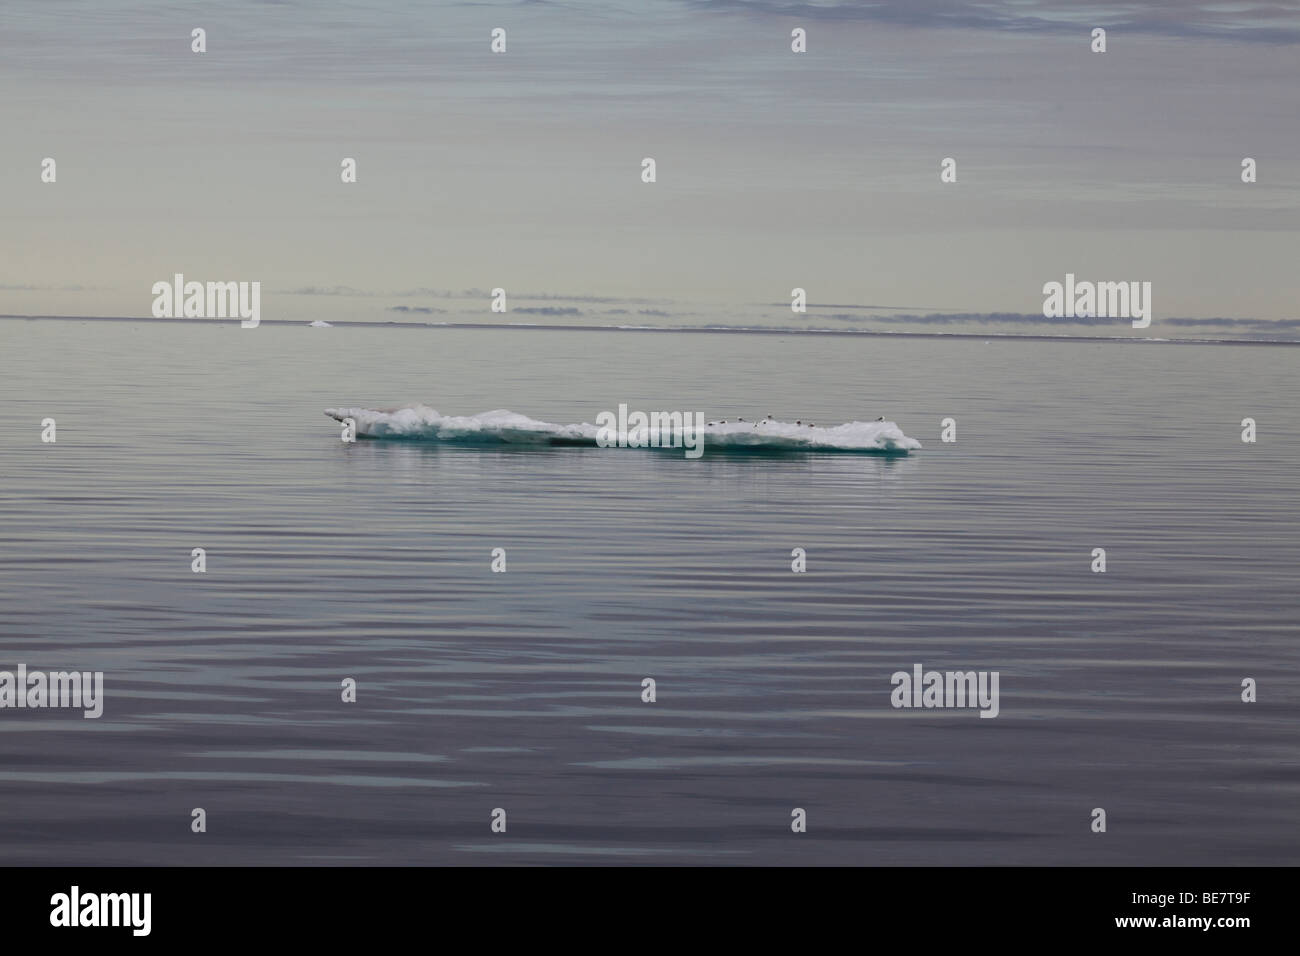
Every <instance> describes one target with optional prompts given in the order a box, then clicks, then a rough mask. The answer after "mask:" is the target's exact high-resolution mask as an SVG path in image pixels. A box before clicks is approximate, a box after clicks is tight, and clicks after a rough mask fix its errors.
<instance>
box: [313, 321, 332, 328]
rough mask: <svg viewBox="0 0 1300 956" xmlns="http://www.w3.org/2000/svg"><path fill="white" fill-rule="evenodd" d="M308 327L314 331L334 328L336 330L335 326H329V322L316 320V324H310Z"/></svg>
mask: <svg viewBox="0 0 1300 956" xmlns="http://www.w3.org/2000/svg"><path fill="white" fill-rule="evenodd" d="M308 325H310V326H311V327H312V328H313V329H332V328H334V326H332V325H330V324H329V323H328V322H326V321H325V320H324V319H316V320H315V321H314V322H309V323H308Z"/></svg>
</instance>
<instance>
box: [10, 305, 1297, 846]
mask: <svg viewBox="0 0 1300 956" xmlns="http://www.w3.org/2000/svg"><path fill="white" fill-rule="evenodd" d="M1298 365H1300V349H1296V348H1290V347H1283V346H1223V345H1138V344H1132V343H1114V344H1098V343H1069V342H1060V343H1056V342H1032V341H1004V340H993V341H991V342H990V343H989V344H985V343H984V342H982V341H979V340H956V341H943V340H924V339H907V338H876V337H864V338H858V339H850V338H845V337H833V338H830V337H813V336H798V335H785V336H773V335H747V334H735V333H732V334H687V333H663V334H659V333H653V334H652V333H635V332H555V331H525V330H519V331H493V330H432V329H425V330H414V329H393V328H378V327H376V328H333V329H311V328H307V327H305V326H295V327H283V326H270V325H264V326H262V327H261V328H259V329H257V330H255V331H254V330H241V329H239V328H237V327H235V326H230V325H217V324H205V323H202V322H199V321H195V322H193V323H188V324H186V323H176V324H158V323H129V322H99V323H96V322H62V321H30V322H25V321H12V320H5V321H0V369H2V370H3V375H2V376H0V399H2V401H0V456H2V457H0V461H2V462H3V466H2V469H0V473H2V474H3V484H2V485H0V669H6V670H13V669H14V668H15V667H16V666H17V665H18V664H19V663H20V662H21V663H25V664H26V665H27V667H28V668H29V669H32V670H36V669H40V670H63V669H77V670H102V671H104V674H105V697H106V701H105V706H104V715H103V717H101V718H100V719H98V720H84V719H82V717H81V715H80V713H79V712H75V711H67V710H44V711H32V710H23V711H19V710H3V711H0V863H5V864H56V863H57V864H69V865H81V864H279V863H284V864H291V863H293V864H301V863H307V864H315V863H320V864H338V863H369V864H385V863H386V864H503V863H615V862H634V863H727V864H732V863H734V864H777V863H780V864H819V863H824V864H867V865H873V864H906V863H915V864H1030V863H1037V864H1104V863H1118V864H1197V865H1201V864H1295V863H1297V862H1300V826H1297V812H1298V811H1297V808H1298V807H1300V735H1298V734H1297V726H1298V724H1297V719H1298V718H1300V641H1298V640H1297V617H1298V615H1297V610H1298V609H1300V586H1298V585H1300V581H1298V580H1297V577H1298V575H1297V569H1298V568H1300V561H1298V558H1300V554H1298V548H1300V497H1298V495H1297V491H1298V489H1300V480H1298V478H1297V475H1298V472H1300V469H1298V466H1300V420H1298V418H1297V416H1298V411H1300V378H1298V377H1297V367H1298ZM414 402H423V403H425V404H428V405H430V406H433V407H434V408H436V409H438V410H439V411H441V412H443V413H455V414H471V413H476V412H481V411H485V410H489V409H495V408H509V409H512V410H514V411H516V412H521V413H524V414H527V415H529V416H532V417H534V418H539V419H543V420H545V421H550V422H558V423H565V422H579V421H594V420H595V416H596V414H597V413H598V412H599V411H601V410H603V409H614V408H617V406H618V404H619V403H620V402H625V403H627V404H628V405H629V406H630V407H632V408H634V409H635V408H640V409H646V410H655V409H666V410H667V409H683V410H699V411H702V412H704V413H705V415H706V416H708V417H710V418H714V417H734V416H745V417H747V418H758V417H761V416H763V415H766V414H769V413H771V414H773V415H775V416H776V417H778V418H782V419H787V420H794V419H796V418H802V419H804V420H809V419H811V420H814V421H817V422H818V423H819V424H820V423H827V424H830V423H838V422H842V421H849V420H855V419H857V420H872V419H875V418H876V417H877V416H880V415H883V416H885V417H886V418H888V419H890V420H893V421H896V422H897V423H898V424H899V425H900V426H901V427H902V428H903V430H904V431H905V432H906V433H907V434H908V435H911V436H914V437H916V438H919V439H920V440H921V441H922V442H923V443H924V445H925V448H924V450H922V451H920V452H918V453H915V454H913V455H911V456H909V457H906V458H877V457H867V456H848V455H845V456H834V455H814V454H789V455H773V456H752V455H751V456H745V455H710V454H709V453H708V452H707V451H706V453H705V455H704V457H703V458H702V459H700V460H698V461H689V460H686V459H685V458H683V457H682V456H681V455H680V454H679V453H664V452H646V451H638V450H610V449H583V448H555V449H546V448H540V449H528V450H519V449H508V448H491V447H455V446H437V445H432V444H417V443H393V442H382V441H362V442H358V443H357V444H354V445H345V444H344V443H342V442H341V441H340V440H339V429H338V426H337V424H336V423H335V422H333V421H331V420H329V419H327V418H326V417H325V416H324V415H323V414H322V409H324V408H325V407H327V406H369V407H380V406H392V405H400V404H406V403H414ZM946 416H952V417H954V418H956V419H957V422H958V441H957V442H956V443H955V444H944V443H942V442H940V441H939V422H940V420H941V419H942V418H944V417H946ZM1247 416H1249V417H1253V418H1255V419H1256V420H1257V421H1258V423H1259V424H1258V428H1259V440H1258V442H1257V443H1256V444H1253V445H1251V444H1244V443H1243V442H1242V441H1241V439H1240V432H1241V427H1240V422H1241V420H1242V418H1244V417H1247ZM47 417H51V418H54V419H56V421H57V423H58V425H57V427H58V441H57V444H53V445H50V444H42V443H41V441H40V422H41V420H42V419H43V418H47ZM196 547H202V548H205V549H206V550H207V562H208V568H207V573H206V574H194V573H192V572H191V570H190V561H191V557H190V552H191V549H193V548H196ZM498 547H500V548H505V549H506V551H507V554H508V569H509V570H508V572H507V573H505V574H494V573H492V572H491V571H490V568H489V564H490V553H491V551H492V549H493V548H498ZM796 547H802V548H805V549H806V550H807V555H808V571H807V573H805V574H794V573H792V572H791V569H790V561H791V558H790V553H791V549H792V548H796ZM1095 547H1104V548H1105V549H1106V550H1107V558H1108V571H1107V573H1105V574H1094V573H1091V572H1090V570H1089V565H1090V563H1091V551H1092V549H1093V548H1095ZM916 663H920V664H923V665H924V666H925V667H926V668H927V669H929V668H935V669H960V670H971V669H979V670H984V669H987V670H997V671H999V672H1000V675H1001V682H1000V689H1001V702H1000V705H1001V713H1000V716H999V717H998V718H997V719H994V720H987V719H979V718H978V717H977V716H976V714H975V712H973V711H969V710H967V711H951V710H948V711H945V710H935V711H914V710H894V709H893V708H892V707H891V706H890V702H889V697H890V691H891V689H892V688H891V684H890V675H891V674H892V673H893V672H894V671H897V670H910V669H911V668H912V666H913V665H914V664H916ZM346 677H352V678H355V679H356V681H357V682H358V699H357V702H356V703H352V704H347V703H343V702H342V701H341V700H340V681H341V680H342V679H343V678H346ZM644 677H653V678H655V680H656V681H657V685H658V700H657V702H655V703H653V704H648V703H642V702H641V699H640V694H641V680H642V678H644ZM1245 677H1252V678H1254V679H1255V680H1256V681H1257V682H1258V687H1259V691H1258V693H1259V701H1258V703H1253V704H1247V703H1243V702H1241V700H1240V693H1241V690H1240V688H1241V681H1242V679H1243V678H1245ZM195 807H202V808H204V809H205V810H206V813H207V825H208V828H207V832H206V833H203V834H195V833H192V832H191V830H190V819H191V818H190V812H191V810H192V809H193V808H195ZM497 807H501V808H505V809H506V811H507V814H508V830H507V832H506V833H504V834H494V833H492V832H491V831H490V827H489V824H490V818H491V813H492V811H493V809H494V808H497ZM794 807H802V808H804V809H805V810H806V811H807V816H808V832H807V833H804V834H794V833H792V832H791V830H790V819H791V816H790V814H791V809H792V808H794ZM1094 807H1104V808H1105V809H1106V811H1107V814H1108V832H1107V833H1105V834H1094V833H1092V832H1090V828H1089V825H1090V822H1091V811H1092V809H1093V808H1094Z"/></svg>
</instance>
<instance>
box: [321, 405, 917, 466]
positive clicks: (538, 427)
mask: <svg viewBox="0 0 1300 956" xmlns="http://www.w3.org/2000/svg"><path fill="white" fill-rule="evenodd" d="M325 414H326V415H328V416H329V417H330V418H333V419H335V420H336V421H340V422H341V421H343V420H344V419H346V418H351V419H352V420H353V421H355V422H356V426H357V437H358V438H402V439H414V440H422V441H438V442H458V443H484V444H488V443H491V444H511V445H590V446H595V445H596V444H597V443H596V436H597V434H598V433H599V431H600V429H599V428H598V427H597V426H596V425H592V424H589V423H587V422H582V423H580V424H575V425H555V424H552V423H550V422H541V421H537V420H536V419H533V418H529V417H527V416H526V415H520V414H518V413H517V412H512V411H509V410H507V409H504V408H498V409H495V410H493V411H490V412H482V413H480V414H478V415H442V414H440V413H439V412H437V411H436V410H435V409H432V408H430V407H429V406H427V405H408V406H406V407H404V408H389V409H376V408H327V409H325ZM665 435H666V433H665ZM623 437H624V438H625V439H628V438H631V439H633V440H630V441H625V442H624V443H625V444H627V445H632V446H636V445H638V444H641V445H644V444H646V442H645V441H644V439H645V438H646V437H647V434H646V430H645V429H638V430H634V431H633V432H632V433H631V434H630V435H624V436H623ZM650 437H652V438H654V437H658V438H663V437H665V436H660V435H657V433H656V434H655V435H652V436H650ZM638 438H639V439H643V440H642V441H637V440H635V439H638ZM703 438H704V440H703V447H704V449H705V451H706V453H707V451H708V450H709V449H710V448H715V449H716V448H726V449H750V450H756V451H764V450H766V451H783V450H784V451H827V452H874V453H884V454H895V455H905V454H907V453H908V452H909V451H914V450H916V449H918V448H920V447H921V443H920V442H919V441H917V440H916V439H915V438H910V437H908V436H907V435H905V434H903V431H902V429H900V428H899V427H898V426H897V425H896V424H894V423H893V422H885V421H878V422H846V423H845V424H843V425H834V426H830V427H823V426H811V425H806V424H800V423H794V422H778V421H773V420H770V419H769V420H768V421H764V422H749V421H746V422H733V421H730V420H728V421H727V422H725V423H723V422H710V423H708V424H706V425H705V427H704V433H703ZM655 444H657V445H659V446H660V447H666V444H667V443H666V442H663V441H659V442H655ZM676 447H677V448H678V450H679V451H680V448H681V444H680V442H679V444H678V445H677V446H676Z"/></svg>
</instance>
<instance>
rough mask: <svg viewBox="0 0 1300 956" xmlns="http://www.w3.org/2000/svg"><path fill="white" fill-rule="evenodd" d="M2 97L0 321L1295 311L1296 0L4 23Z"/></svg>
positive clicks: (37, 8)
mask: <svg viewBox="0 0 1300 956" xmlns="http://www.w3.org/2000/svg"><path fill="white" fill-rule="evenodd" d="M1091 10H1096V11H1097V12H1096V13H1092V12H1090V11H1091ZM796 26H801V27H804V28H805V29H806V30H807V33H808V52H807V53H806V54H802V55H796V54H794V53H792V52H791V51H790V31H791V29H792V28H794V27H796ZM194 27H203V28H204V29H206V31H207V48H208V50H207V52H206V53H204V54H195V53H192V52H191V51H190V43H191V40H190V31H191V30H192V29H193V28H194ZM494 27H502V28H504V29H505V30H506V31H507V52H506V53H505V54H502V55H495V54H492V53H491V52H490V51H489V39H490V37H489V34H490V32H491V30H492V28H494ZM1093 27H1104V28H1106V29H1107V30H1108V51H1107V52H1106V53H1104V54H1097V53H1092V52H1091V51H1090V49H1089V47H1090V43H1091V40H1090V31H1091V29H1092V28H1093ZM0 91H3V96H0V130H2V131H3V134H2V136H0V221H2V222H3V226H2V227H0V313H16V314H78V315H139V316H147V315H149V310H150V305H151V303H152V295H151V293H150V287H151V286H152V284H153V283H154V282H156V281H158V280H160V279H167V278H170V277H171V276H172V274H173V273H176V272H183V273H185V275H186V277H187V278H189V279H197V280H200V281H204V280H209V279H211V280H260V281H261V282H262V285H263V304H262V317H263V318H264V319H268V318H276V317H286V318H295V319H296V318H299V317H303V316H307V317H310V314H311V313H312V312H313V310H314V309H317V308H323V307H324V302H323V300H325V299H331V300H337V299H338V298H339V297H338V296H318V295H312V294H306V293H308V292H309V291H310V290H319V289H335V288H336V287H339V286H344V287H347V288H348V289H350V290H354V291H356V292H358V293H362V295H358V296H356V297H355V298H352V297H348V300H349V301H348V303H347V306H346V307H347V309H349V310H355V312H356V313H357V317H361V318H368V317H377V318H391V317H392V315H391V314H385V312H386V310H387V309H389V308H390V307H391V306H393V305H398V304H401V303H407V304H412V305H413V304H417V303H422V304H424V305H432V304H435V303H436V301H437V300H436V298H435V297H434V294H433V293H432V292H429V293H427V294H426V293H425V292H423V291H420V290H464V289H470V288H474V289H490V288H492V287H495V286H502V287H505V288H506V289H507V290H508V291H509V290H527V291H528V292H530V293H551V294H556V295H574V296H603V297H610V298H629V299H634V298H652V299H671V300H674V301H686V300H691V301H694V300H700V301H706V302H712V303H717V304H727V303H735V304H737V305H745V304H749V303H763V302H781V301H783V300H785V301H788V298H789V291H790V289H791V288H792V287H793V286H802V287H805V288H807V289H808V294H809V298H810V300H812V301H814V302H826V303H844V304H871V303H887V304H891V305H896V306H898V307H899V310H900V311H930V310H938V309H953V310H961V311H964V312H995V311H1006V312H1028V313H1033V312H1038V311H1040V310H1041V307H1042V299H1043V297H1042V292H1041V289H1042V286H1043V283H1045V282H1048V281H1052V280H1057V281H1059V280H1061V279H1063V278H1064V275H1065V273H1066V272H1074V273H1075V274H1076V275H1077V276H1078V277H1079V278H1081V279H1096V280H1144V281H1150V282H1152V284H1153V298H1154V305H1155V312H1156V323H1155V328H1153V329H1152V330H1151V331H1152V332H1153V333H1154V334H1159V332H1158V324H1159V320H1160V318H1161V316H1190V317H1198V316H1202V317H1211V316H1237V317H1256V318H1266V319H1288V318H1289V319H1295V318H1298V317H1300V308H1298V307H1297V301H1300V278H1298V275H1300V268H1297V252H1298V251H1300V4H1297V3H1285V4H1283V3H1249V2H1243V3H1231V4H1228V3H1206V2H1171V0H1157V2H1150V3H1111V4H1106V5H1104V6H1103V5H1096V6H1095V7H1094V6H1092V5H1090V4H1087V3H1077V2H1067V0H1049V2H1038V0H992V2H990V0H980V2H975V0H971V2H959V0H951V2H940V0H885V2H879V3H834V2H820V3H816V4H803V3H798V2H788V3H787V2H781V0H757V2H755V0H730V2H721V3H716V2H715V3H705V2H682V0H626V2H623V3H608V2H601V3H595V2H593V3H576V2H566V3H547V2H528V3H516V2H510V3H497V2H484V3H441V2H415V0H409V2H384V0H358V2H334V0H286V2H274V3H271V2H267V3H259V2H251V0H220V2H196V3H177V2H170V3H163V2H141V0H136V2H119V3H113V4H105V3H102V2H93V0H78V2H59V3H46V2H28V0H5V2H4V3H3V4H2V5H0ZM46 156H50V157H53V158H55V160H56V162H57V170H58V181H57V183H55V184H53V185H48V184H43V183H42V182H41V181H40V164H41V160H42V159H43V158H44V157H46ZM646 156H650V157H654V158H655V160H656V162H657V167H658V182H656V183H654V184H653V185H647V184H643V183H642V182H641V176H640V173H641V160H642V158H643V157H646ZM949 156H951V157H953V158H955V159H956V161H957V178H958V181H957V183H955V184H947V185H946V184H942V183H940V181H939V164H940V161H941V160H942V159H943V158H944V157H949ZM1246 156H1250V157H1253V158H1255V159H1256V160H1257V161H1258V175H1259V182H1257V183H1255V184H1252V185H1246V184H1243V183H1242V182H1241V178H1240V168H1241V166H1240V164H1241V160H1242V158H1243V157H1246ZM343 157H355V158H356V160H357V162H358V173H359V182H358V183H357V184H355V185H344V184H342V183H341V182H340V178H339V172H340V167H339V164H340V160H341V159H342V158H343ZM486 304H487V303H486V300H484V308H485V309H486ZM333 307H334V308H335V310H336V311H335V312H333V313H331V314H332V315H335V316H337V315H338V312H337V310H338V308H339V306H338V304H337V302H334V303H333ZM787 314H788V310H787Z"/></svg>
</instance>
